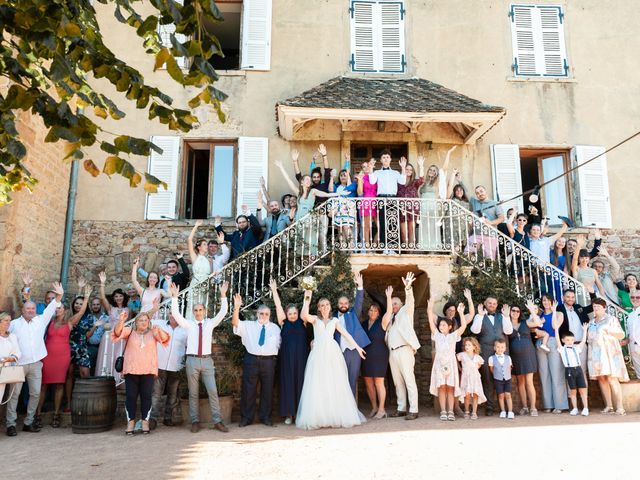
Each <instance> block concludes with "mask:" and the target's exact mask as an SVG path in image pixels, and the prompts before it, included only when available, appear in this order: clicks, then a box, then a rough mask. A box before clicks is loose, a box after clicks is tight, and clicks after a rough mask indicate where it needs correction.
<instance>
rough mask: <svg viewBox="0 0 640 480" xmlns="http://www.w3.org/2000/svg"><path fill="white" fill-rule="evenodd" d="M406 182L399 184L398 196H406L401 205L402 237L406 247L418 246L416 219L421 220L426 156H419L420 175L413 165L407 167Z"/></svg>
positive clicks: (408, 164)
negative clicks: (420, 192) (421, 191)
mask: <svg viewBox="0 0 640 480" xmlns="http://www.w3.org/2000/svg"><path fill="white" fill-rule="evenodd" d="M405 177H406V178H405V183H404V185H398V198H406V199H409V200H407V201H406V202H405V203H404V205H402V206H401V207H400V238H401V240H402V243H403V244H404V245H405V248H411V247H413V248H415V247H416V220H418V223H419V220H420V201H419V200H418V198H419V195H418V191H419V190H420V187H422V185H423V184H424V157H423V156H422V155H420V156H419V157H418V175H416V171H415V169H414V168H413V165H411V164H410V163H407V166H406V167H405Z"/></svg>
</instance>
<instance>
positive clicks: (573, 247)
mask: <svg viewBox="0 0 640 480" xmlns="http://www.w3.org/2000/svg"><path fill="white" fill-rule="evenodd" d="M593 235H594V240H593V247H592V248H591V250H590V251H589V258H596V257H597V256H598V247H600V245H601V244H602V233H601V232H600V229H599V228H596V229H595V230H594V233H593ZM585 248H586V241H585ZM579 251H580V247H578V241H577V239H575V238H570V239H568V240H567V265H569V268H571V265H572V263H573V256H574V255H575V254H576V253H578V252H579Z"/></svg>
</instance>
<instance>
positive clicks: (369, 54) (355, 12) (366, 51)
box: [351, 2, 376, 72]
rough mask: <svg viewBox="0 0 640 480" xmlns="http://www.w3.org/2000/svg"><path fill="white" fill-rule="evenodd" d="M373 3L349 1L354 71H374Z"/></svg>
mask: <svg viewBox="0 0 640 480" xmlns="http://www.w3.org/2000/svg"><path fill="white" fill-rule="evenodd" d="M373 9H374V4H373V3H365V2H352V3H351V68H352V70H353V71H354V72H374V71H375V63H376V62H375V60H374V57H375V48H374V41H375V40H374V25H373Z"/></svg>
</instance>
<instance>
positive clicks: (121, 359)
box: [113, 340, 129, 373]
mask: <svg viewBox="0 0 640 480" xmlns="http://www.w3.org/2000/svg"><path fill="white" fill-rule="evenodd" d="M127 343H129V340H127V341H126V342H125V344H124V348H123V349H122V355H120V356H119V357H118V358H116V363H115V364H114V365H113V368H114V370H115V371H116V372H118V373H122V370H123V369H124V352H125V350H126V349H127Z"/></svg>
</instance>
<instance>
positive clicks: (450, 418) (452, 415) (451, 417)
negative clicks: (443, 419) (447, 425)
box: [447, 412, 456, 422]
mask: <svg viewBox="0 0 640 480" xmlns="http://www.w3.org/2000/svg"><path fill="white" fill-rule="evenodd" d="M447 420H449V421H451V422H455V421H456V416H455V415H454V414H453V412H449V414H448V415H447Z"/></svg>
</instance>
